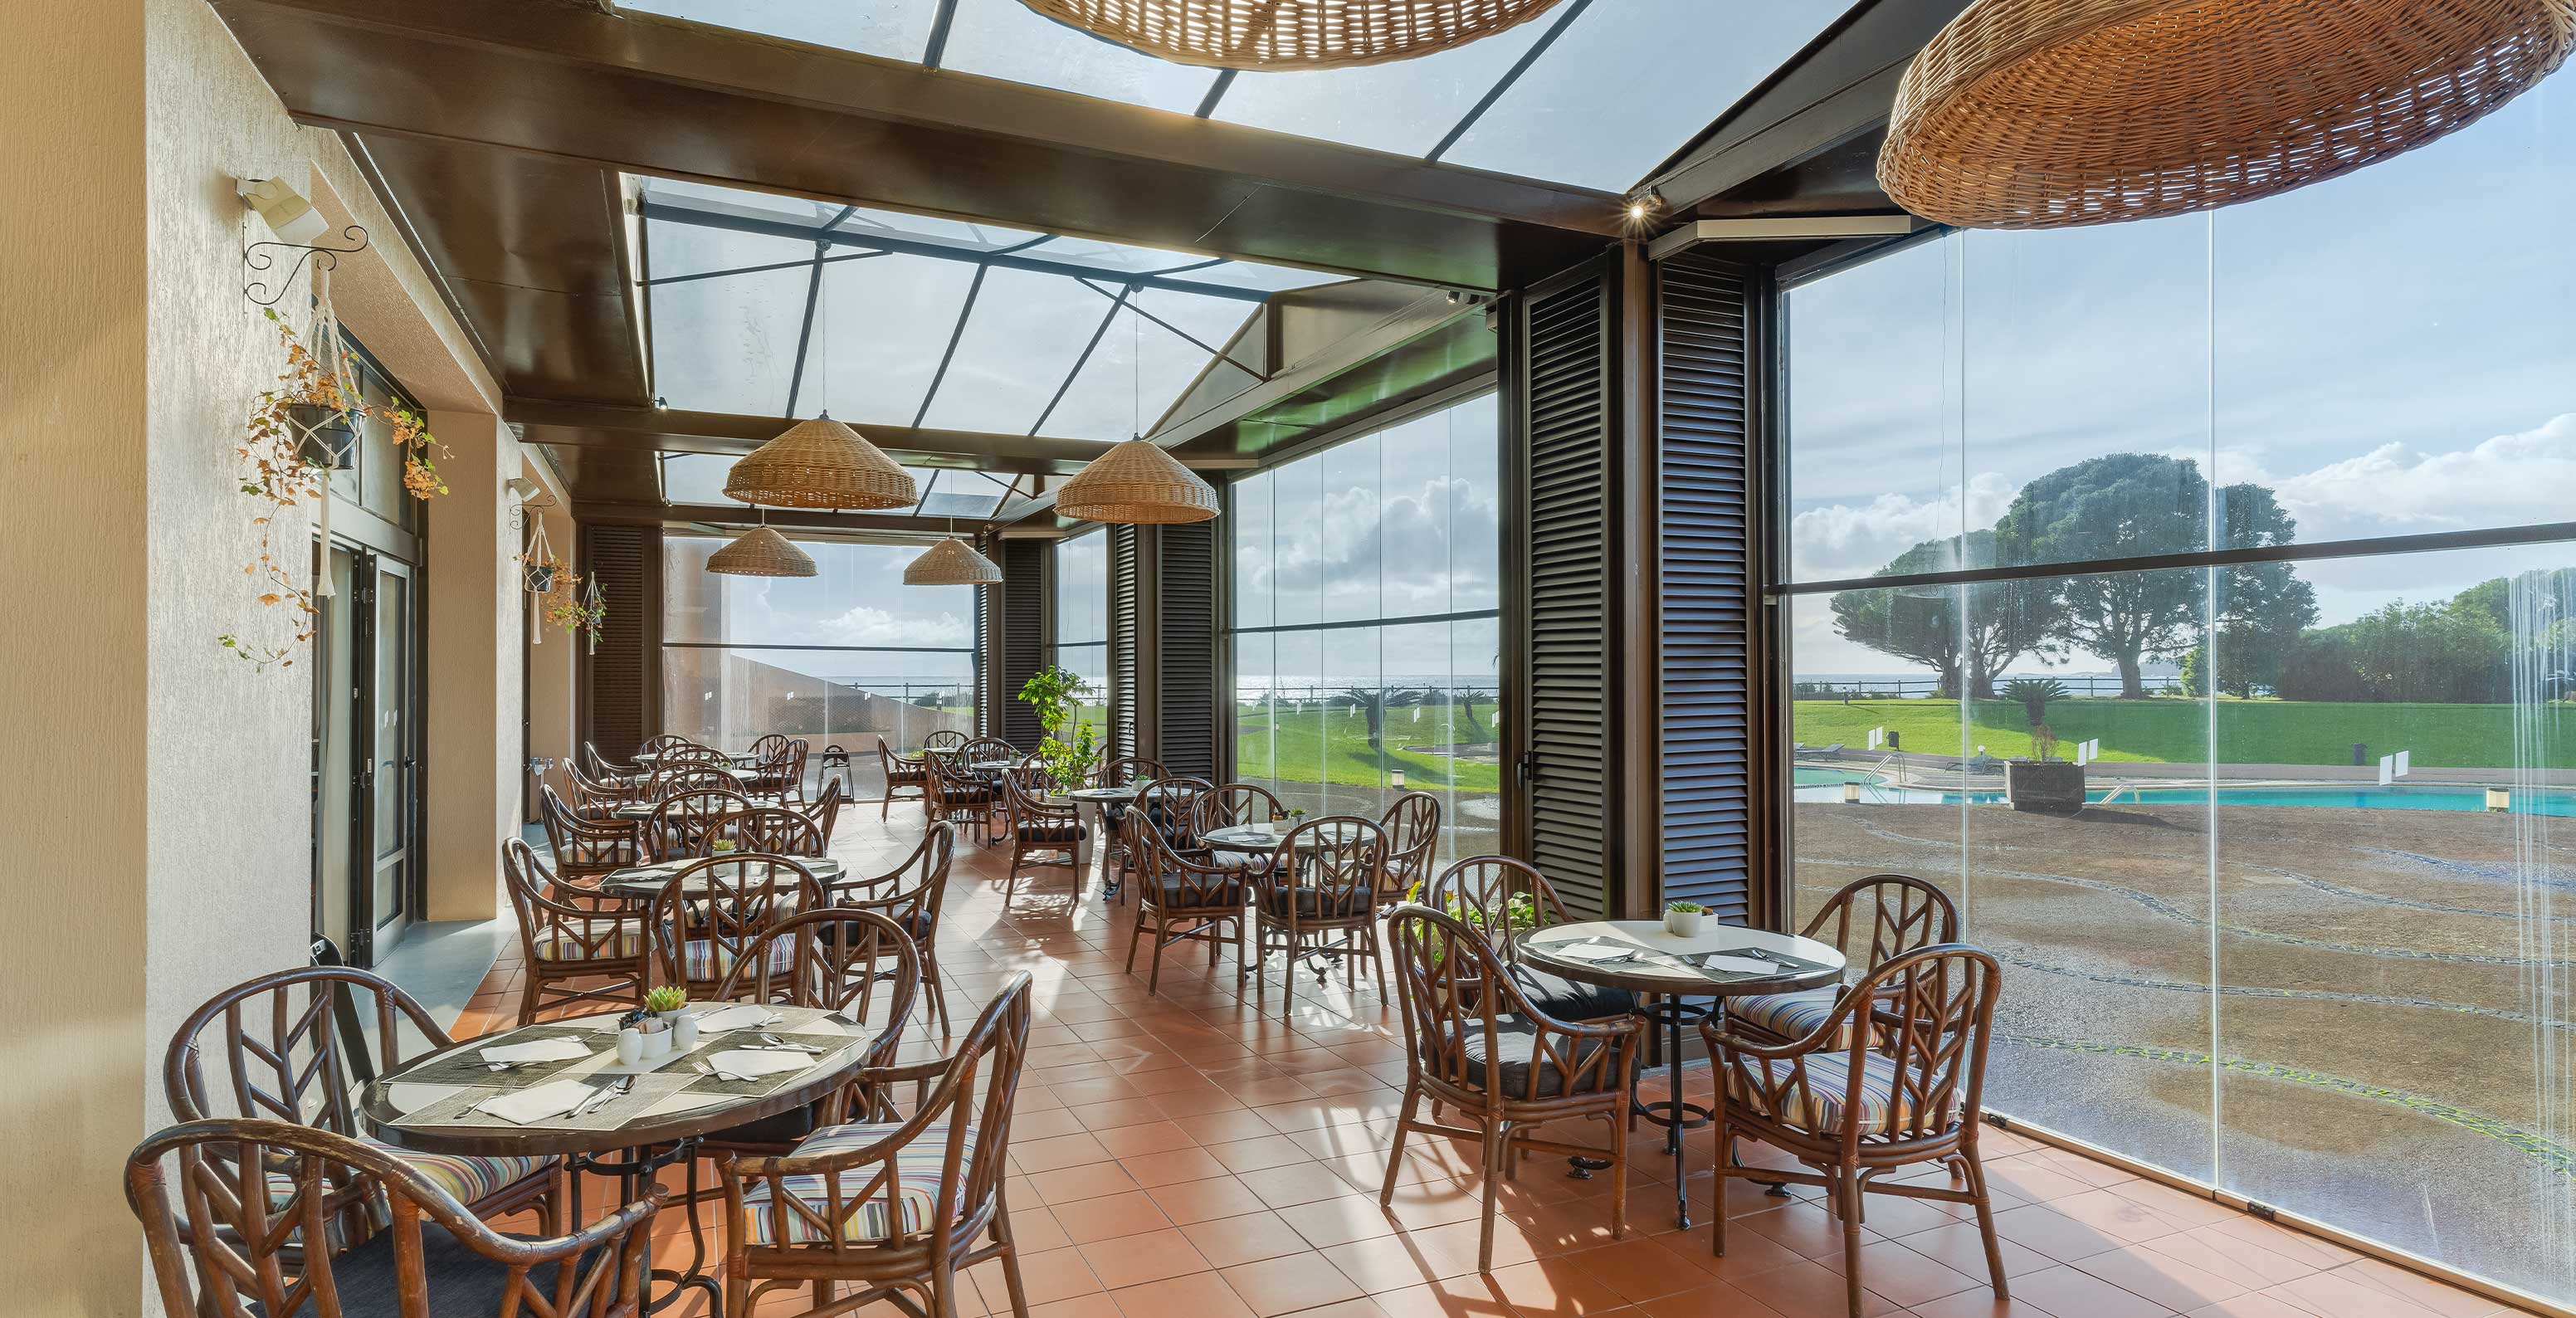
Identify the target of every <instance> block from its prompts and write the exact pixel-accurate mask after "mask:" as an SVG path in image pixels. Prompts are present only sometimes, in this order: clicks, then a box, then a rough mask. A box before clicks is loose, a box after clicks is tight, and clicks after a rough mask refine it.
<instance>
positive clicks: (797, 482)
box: [724, 412, 921, 508]
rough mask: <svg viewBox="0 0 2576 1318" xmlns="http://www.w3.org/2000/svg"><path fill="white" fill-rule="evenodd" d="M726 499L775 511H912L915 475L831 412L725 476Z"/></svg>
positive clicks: (802, 425) (798, 426)
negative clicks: (784, 509)
mask: <svg viewBox="0 0 2576 1318" xmlns="http://www.w3.org/2000/svg"><path fill="white" fill-rule="evenodd" d="M724 492H725V494H726V496H727V497H729V498H735V499H740V500H742V501H743V502H744V503H757V504H765V505H767V506H769V507H772V508H910V507H912V506H913V505H914V504H916V503H919V502H920V501H921V494H920V492H919V491H918V490H916V489H915V488H914V487H913V483H912V473H910V472H908V471H905V470H904V469H903V466H902V464H900V463H898V462H896V461H895V460H894V459H892V458H889V457H887V456H886V455H885V454H884V453H882V452H880V451H879V450H878V448H877V446H876V445H874V444H871V443H869V442H868V441H867V439H866V437H865V436H862V435H861V434H859V432H857V431H855V430H852V429H850V428H849V427H848V426H845V425H842V424H841V423H840V422H838V421H835V420H833V419H832V417H831V414H830V413H828V412H827V413H825V414H823V415H822V416H819V417H815V418H814V419H812V420H810V421H799V422H797V423H796V424H795V425H793V426H790V427H788V429H787V432H786V433H785V434H782V435H780V436H779V437H778V438H776V439H773V440H771V441H769V442H768V443H766V444H763V445H761V446H760V447H759V448H756V449H753V450H752V451H751V452H750V453H748V454H745V455H744V457H743V459H742V461H740V462H737V463H735V464H733V470H732V471H729V472H727V473H725V485H724Z"/></svg>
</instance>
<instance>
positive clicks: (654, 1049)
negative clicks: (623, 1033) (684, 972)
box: [635, 984, 698, 1057]
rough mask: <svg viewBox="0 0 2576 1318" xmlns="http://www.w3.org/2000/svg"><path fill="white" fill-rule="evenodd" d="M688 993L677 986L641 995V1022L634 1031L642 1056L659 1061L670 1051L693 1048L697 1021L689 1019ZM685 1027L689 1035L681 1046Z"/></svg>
mask: <svg viewBox="0 0 2576 1318" xmlns="http://www.w3.org/2000/svg"><path fill="white" fill-rule="evenodd" d="M688 1009H689V994H688V991H687V990H685V989H683V988H681V987H680V986H679V985H677V984H664V985H662V986H661V987H660V988H657V989H654V990H653V991H652V992H650V993H647V994H645V995H644V1018H643V1019H642V1020H640V1021H637V1022H636V1024H635V1028H636V1029H637V1030H638V1031H639V1032H640V1033H642V1034H643V1036H644V1055H645V1056H646V1057H660V1056H662V1055H663V1054H665V1053H667V1052H670V1051H671V1050H672V1049H673V1048H675V1047H678V1048H691V1047H695V1046H696V1045H697V1038H696V1035H697V1024H698V1023H697V1021H696V1020H695V1019H693V1018H692V1017H690V1016H689V1014H688ZM683 1027H686V1028H687V1030H688V1033H689V1035H690V1038H689V1040H688V1041H687V1042H686V1043H683V1042H681V1040H680V1037H679V1036H680V1032H681V1030H682V1028H683Z"/></svg>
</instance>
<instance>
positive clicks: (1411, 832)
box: [1377, 792, 1440, 905]
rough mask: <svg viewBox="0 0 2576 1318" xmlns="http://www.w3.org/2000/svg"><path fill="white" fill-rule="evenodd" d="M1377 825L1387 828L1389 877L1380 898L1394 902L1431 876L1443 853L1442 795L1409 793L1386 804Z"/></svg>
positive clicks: (1387, 874)
mask: <svg viewBox="0 0 2576 1318" xmlns="http://www.w3.org/2000/svg"><path fill="white" fill-rule="evenodd" d="M1377 826H1378V827H1379V828H1382V829H1385V830H1386V877H1385V881H1384V882H1382V883H1380V884H1379V885H1378V890H1377V896H1378V901H1379V902H1380V903H1381V904H1382V905H1393V904H1394V903H1396V902H1400V901H1403V900H1404V899H1405V896H1406V894H1408V893H1411V892H1412V891H1413V889H1414V886H1415V885H1416V884H1420V883H1424V882H1427V881H1428V880H1429V879H1430V878H1431V866H1432V863H1433V861H1434V858H1436V857H1437V856H1438V855H1439V854H1440V798H1439V797H1436V796H1433V795H1432V794H1431V793H1429V792H1406V793H1405V794H1404V795H1402V796H1399V797H1397V798H1395V801H1394V802H1393V803H1392V804H1390V805H1388V806H1387V808H1386V813H1385V814H1384V815H1381V816H1379V818H1378V821H1377Z"/></svg>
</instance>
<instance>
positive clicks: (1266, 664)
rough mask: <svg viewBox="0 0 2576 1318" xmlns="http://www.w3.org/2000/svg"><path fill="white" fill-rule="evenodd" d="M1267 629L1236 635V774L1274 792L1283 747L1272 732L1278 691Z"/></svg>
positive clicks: (1237, 777) (1238, 779)
mask: <svg viewBox="0 0 2576 1318" xmlns="http://www.w3.org/2000/svg"><path fill="white" fill-rule="evenodd" d="M1270 654H1271V637H1270V635H1269V633H1267V632H1260V633H1254V634H1252V635H1248V636H1238V637H1236V638H1234V776H1235V778H1236V780H1237V781H1240V782H1247V783H1251V784H1254V785H1255V786H1259V787H1269V788H1272V789H1273V790H1274V791H1275V790H1276V788H1277V783H1278V779H1279V768H1278V765H1279V748H1278V745H1277V739H1276V738H1275V736H1274V735H1273V734H1272V731H1271V721H1272V716H1273V711H1274V709H1275V708H1276V707H1277V703H1278V701H1277V690H1276V685H1275V683H1274V681H1273V677H1274V670H1273V667H1272V663H1271V657H1270Z"/></svg>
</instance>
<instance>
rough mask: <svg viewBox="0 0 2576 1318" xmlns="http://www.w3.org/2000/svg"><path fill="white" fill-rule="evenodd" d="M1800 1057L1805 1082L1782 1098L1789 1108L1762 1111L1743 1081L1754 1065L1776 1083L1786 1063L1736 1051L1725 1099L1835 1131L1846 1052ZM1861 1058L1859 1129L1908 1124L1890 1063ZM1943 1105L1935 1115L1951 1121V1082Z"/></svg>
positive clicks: (1804, 1126)
mask: <svg viewBox="0 0 2576 1318" xmlns="http://www.w3.org/2000/svg"><path fill="white" fill-rule="evenodd" d="M1805 1056H1806V1062H1807V1084H1806V1087H1805V1088H1804V1089H1803V1090H1791V1091H1789V1093H1788V1094H1787V1095H1786V1096H1785V1097H1786V1098H1787V1099H1788V1100H1789V1101H1787V1102H1785V1103H1784V1104H1783V1106H1785V1107H1788V1108H1790V1109H1791V1110H1790V1111H1786V1112H1771V1111H1768V1110H1767V1109H1766V1108H1765V1107H1764V1105H1763V1103H1762V1100H1761V1098H1760V1097H1759V1096H1758V1095H1756V1094H1754V1093H1753V1092H1752V1091H1753V1085H1752V1084H1751V1083H1749V1082H1748V1079H1747V1076H1748V1073H1749V1072H1751V1069H1752V1068H1756V1067H1759V1068H1763V1072H1764V1073H1767V1074H1768V1075H1769V1077H1770V1080H1771V1083H1773V1084H1778V1083H1780V1082H1782V1081H1785V1080H1786V1079H1787V1078H1788V1076H1789V1071H1790V1067H1791V1065H1792V1063H1791V1062H1790V1061H1789V1060H1787V1059H1782V1058H1762V1057H1747V1056H1745V1055H1743V1054H1740V1053H1739V1054H1737V1055H1736V1057H1735V1061H1736V1065H1735V1066H1731V1067H1729V1068H1728V1069H1727V1072H1726V1087H1727V1091H1728V1095H1729V1097H1731V1098H1732V1099H1733V1100H1734V1101H1735V1102H1738V1103H1741V1104H1743V1105H1744V1106H1746V1107H1749V1108H1751V1109H1753V1110H1754V1111H1755V1112H1759V1113H1762V1114H1764V1115H1766V1116H1769V1117H1771V1118H1772V1119H1773V1120H1775V1121H1779V1122H1781V1123H1782V1124H1784V1125H1789V1126H1795V1127H1797V1128H1799V1129H1801V1130H1820V1131H1823V1130H1831V1131H1838V1130H1841V1129H1842V1128H1843V1100H1844V1096H1845V1094H1846V1092H1847V1091H1848V1090H1849V1089H1850V1087H1851V1054H1850V1053H1849V1052H1829V1053H1828V1052H1816V1053H1808V1054H1806V1055H1805ZM1867 1056H1868V1059H1869V1060H1868V1061H1867V1063H1866V1064H1865V1066H1864V1069H1863V1070H1862V1072H1861V1084H1860V1105H1861V1111H1860V1120H1861V1129H1862V1130H1863V1131H1864V1132H1868V1131H1874V1130H1884V1129H1887V1128H1888V1127H1889V1126H1891V1125H1897V1124H1903V1123H1908V1122H1911V1121H1912V1120H1913V1119H1914V1113H1913V1112H1912V1110H1911V1106H1910V1103H1911V1100H1910V1097H1909V1098H1904V1099H1900V1098H1899V1097H1898V1095H1897V1093H1896V1065H1895V1063H1893V1062H1890V1061H1888V1060H1887V1059H1886V1058H1885V1057H1882V1056H1880V1055H1879V1054H1877V1053H1870V1054H1867ZM1948 1106H1949V1109H1950V1110H1949V1111H1946V1112H1944V1113H1941V1114H1939V1115H1940V1117H1941V1118H1942V1119H1944V1120H1956V1119H1957V1107H1958V1095H1957V1090H1956V1087H1955V1086H1954V1087H1953V1088H1952V1092H1951V1094H1950V1097H1949V1099H1948Z"/></svg>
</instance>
